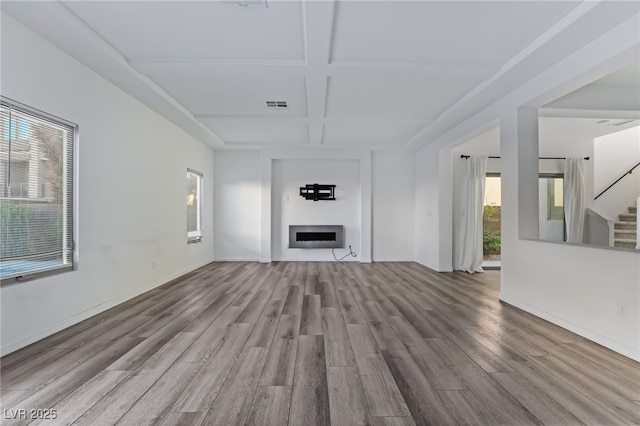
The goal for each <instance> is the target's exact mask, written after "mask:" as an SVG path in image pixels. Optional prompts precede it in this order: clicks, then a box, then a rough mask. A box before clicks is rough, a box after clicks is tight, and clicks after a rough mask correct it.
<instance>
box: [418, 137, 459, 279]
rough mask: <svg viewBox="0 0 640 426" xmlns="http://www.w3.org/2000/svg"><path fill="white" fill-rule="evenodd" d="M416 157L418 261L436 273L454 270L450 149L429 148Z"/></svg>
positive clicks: (425, 148) (434, 146) (421, 150)
mask: <svg viewBox="0 0 640 426" xmlns="http://www.w3.org/2000/svg"><path fill="white" fill-rule="evenodd" d="M415 158H416V160H415V161H416V173H415V210H416V217H415V250H416V257H415V259H416V262H418V263H420V264H422V265H424V266H426V267H428V268H431V269H433V270H435V271H439V272H447V271H452V270H453V267H452V238H451V235H452V203H453V201H452V184H451V179H452V178H451V173H452V172H451V167H452V164H451V149H446V148H443V149H441V148H440V147H439V146H438V145H436V144H433V145H427V146H426V147H424V148H422V149H420V150H419V151H418V152H417V153H416V155H415Z"/></svg>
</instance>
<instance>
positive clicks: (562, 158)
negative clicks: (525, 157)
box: [460, 154, 589, 160]
mask: <svg viewBox="0 0 640 426" xmlns="http://www.w3.org/2000/svg"><path fill="white" fill-rule="evenodd" d="M469 157H471V156H470V155H464V154H461V155H460V158H464V159H465V160H467V159H468V158H469ZM488 158H500V157H496V156H489V157H488ZM538 159H539V160H566V159H567V157H538ZM584 159H585V160H589V157H584Z"/></svg>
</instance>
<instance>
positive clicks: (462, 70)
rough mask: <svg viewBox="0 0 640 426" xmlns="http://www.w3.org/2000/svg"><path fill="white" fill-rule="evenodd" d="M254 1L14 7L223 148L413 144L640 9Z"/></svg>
mask: <svg viewBox="0 0 640 426" xmlns="http://www.w3.org/2000/svg"><path fill="white" fill-rule="evenodd" d="M247 3H249V4H250V5H249V6H244V7H243V6H238V5H237V4H236V3H234V2H231V1H140V2H137V1H69V2H66V1H65V2H51V1H49V2H12V1H3V2H2V9H3V11H5V12H7V13H8V14H10V15H12V16H13V17H14V18H16V19H18V20H20V21H22V22H23V23H24V24H25V25H27V26H29V27H31V28H32V29H33V30H34V31H36V32H38V33H40V34H41V35H43V36H44V37H45V38H47V39H48V40H50V41H51V42H52V43H54V44H56V45H57V46H59V47H60V48H61V49H63V50H65V51H67V52H69V53H70V54H71V55H72V56H74V57H75V58H76V59H78V60H79V61H81V62H83V63H85V64H87V65H88V66H90V67H91V68H93V69H94V70H95V71H97V72H98V73H100V74H102V75H103V76H105V77H106V78H107V79H109V80H111V81H112V82H114V83H115V84H117V85H119V86H120V87H122V88H123V89H124V90H127V91H128V92H129V93H131V94H132V95H133V96H136V97H137V98H139V99H140V100H141V101H143V102H145V103H146V104H148V105H149V106H150V107H151V108H153V109H155V110H156V111H158V112H159V113H161V114H163V115H164V116H165V117H167V118H168V119H170V120H171V121H173V122H174V123H176V124H177V125H179V126H181V127H183V128H184V129H185V130H187V131H188V132H190V133H191V134H193V135H194V136H196V137H198V138H200V139H201V140H204V141H206V142H208V143H210V144H211V145H212V146H213V147H215V148H225V147H274V146H298V147H299V146H312V147H318V146H323V145H326V146H331V147H354V146H357V147H361V146H367V147H376V148H406V147H415V146H418V145H419V144H421V143H426V142H427V141H428V137H429V131H430V129H433V126H434V124H435V123H437V122H438V121H439V120H441V119H442V117H443V115H445V114H448V115H452V114H453V115H454V116H455V114H459V115H460V118H463V114H468V113H469V112H473V110H474V109H478V108H481V107H482V106H484V105H486V104H488V103H489V102H491V101H492V100H494V99H495V98H496V97H498V96H502V95H504V94H506V93H508V92H509V91H510V90H512V89H513V88H514V85H519V84H522V83H524V82H526V81H527V80H528V79H530V78H531V77H532V76H534V75H535V74H536V73H537V72H540V71H541V70H543V69H545V68H546V67H548V66H549V65H551V64H553V63H554V61H557V60H558V59H560V58H562V57H563V56H564V55H567V54H569V53H571V52H572V51H575V49H577V48H579V47H581V46H583V45H584V44H586V43H588V42H589V41H590V40H592V39H594V38H596V37H597V36H599V35H600V34H602V33H603V32H604V31H606V30H608V29H609V28H612V27H613V26H615V25H617V24H618V23H620V22H622V21H623V20H624V19H626V18H628V17H629V16H632V15H633V14H634V13H637V11H638V5H637V4H636V2H620V3H619V2H604V3H602V4H601V3H599V2H579V1H495V2H493V1H357V0H352V1H277V0H272V1H268V3H266V2H265V1H264V0H263V1H252V2H247ZM253 3H255V4H253ZM605 3H610V4H605ZM614 3H615V4H614ZM550 35H553V36H550ZM532 58H534V59H535V60H533V59H532ZM527 60H529V61H530V62H529V63H527V66H520V67H518V65H523V64H524V63H525V62H526V61H527ZM266 101H286V104H287V107H286V108H278V109H271V108H268V107H267V105H266V103H265V102H266Z"/></svg>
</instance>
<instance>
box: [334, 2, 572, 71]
mask: <svg viewBox="0 0 640 426" xmlns="http://www.w3.org/2000/svg"><path fill="white" fill-rule="evenodd" d="M336 3H337V4H336V14H335V16H336V22H335V32H334V39H333V40H334V42H333V52H332V61H333V62H339V61H377V62H378V61H382V62H384V61H388V62H413V63H415V62H429V63H438V62H459V63H479V64H503V63H504V62H506V61H507V60H508V59H509V58H511V57H512V56H514V55H515V54H516V53H517V52H518V51H519V50H520V49H522V48H524V47H525V46H526V45H527V44H529V43H530V42H532V41H533V40H535V39H536V37H538V36H539V35H540V34H542V33H543V32H544V31H545V30H547V29H548V28H549V27H551V26H552V25H553V24H554V23H555V22H557V21H558V20H559V19H560V18H561V17H562V16H564V15H566V14H567V13H568V12H569V11H570V10H571V9H573V8H574V7H575V6H576V5H578V4H579V3H580V2H577V1H494V2H492V1H339V2H336Z"/></svg>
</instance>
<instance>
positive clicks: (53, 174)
mask: <svg viewBox="0 0 640 426" xmlns="http://www.w3.org/2000/svg"><path fill="white" fill-rule="evenodd" d="M0 103H1V105H0V279H1V280H2V282H3V283H7V282H12V281H21V280H23V279H28V278H33V277H35V276H37V275H41V274H50V273H53V272H61V271H63V270H69V269H71V268H73V161H74V159H73V153H74V142H75V138H76V133H77V126H76V125H75V124H73V123H69V122H67V121H64V120H62V119H59V118H57V117H53V116H51V115H49V114H46V113H44V112H41V111H38V110H35V109H33V108H30V107H27V106H25V105H22V104H20V103H17V102H14V101H12V100H10V99H7V98H4V97H2V98H1V102H0Z"/></svg>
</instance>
